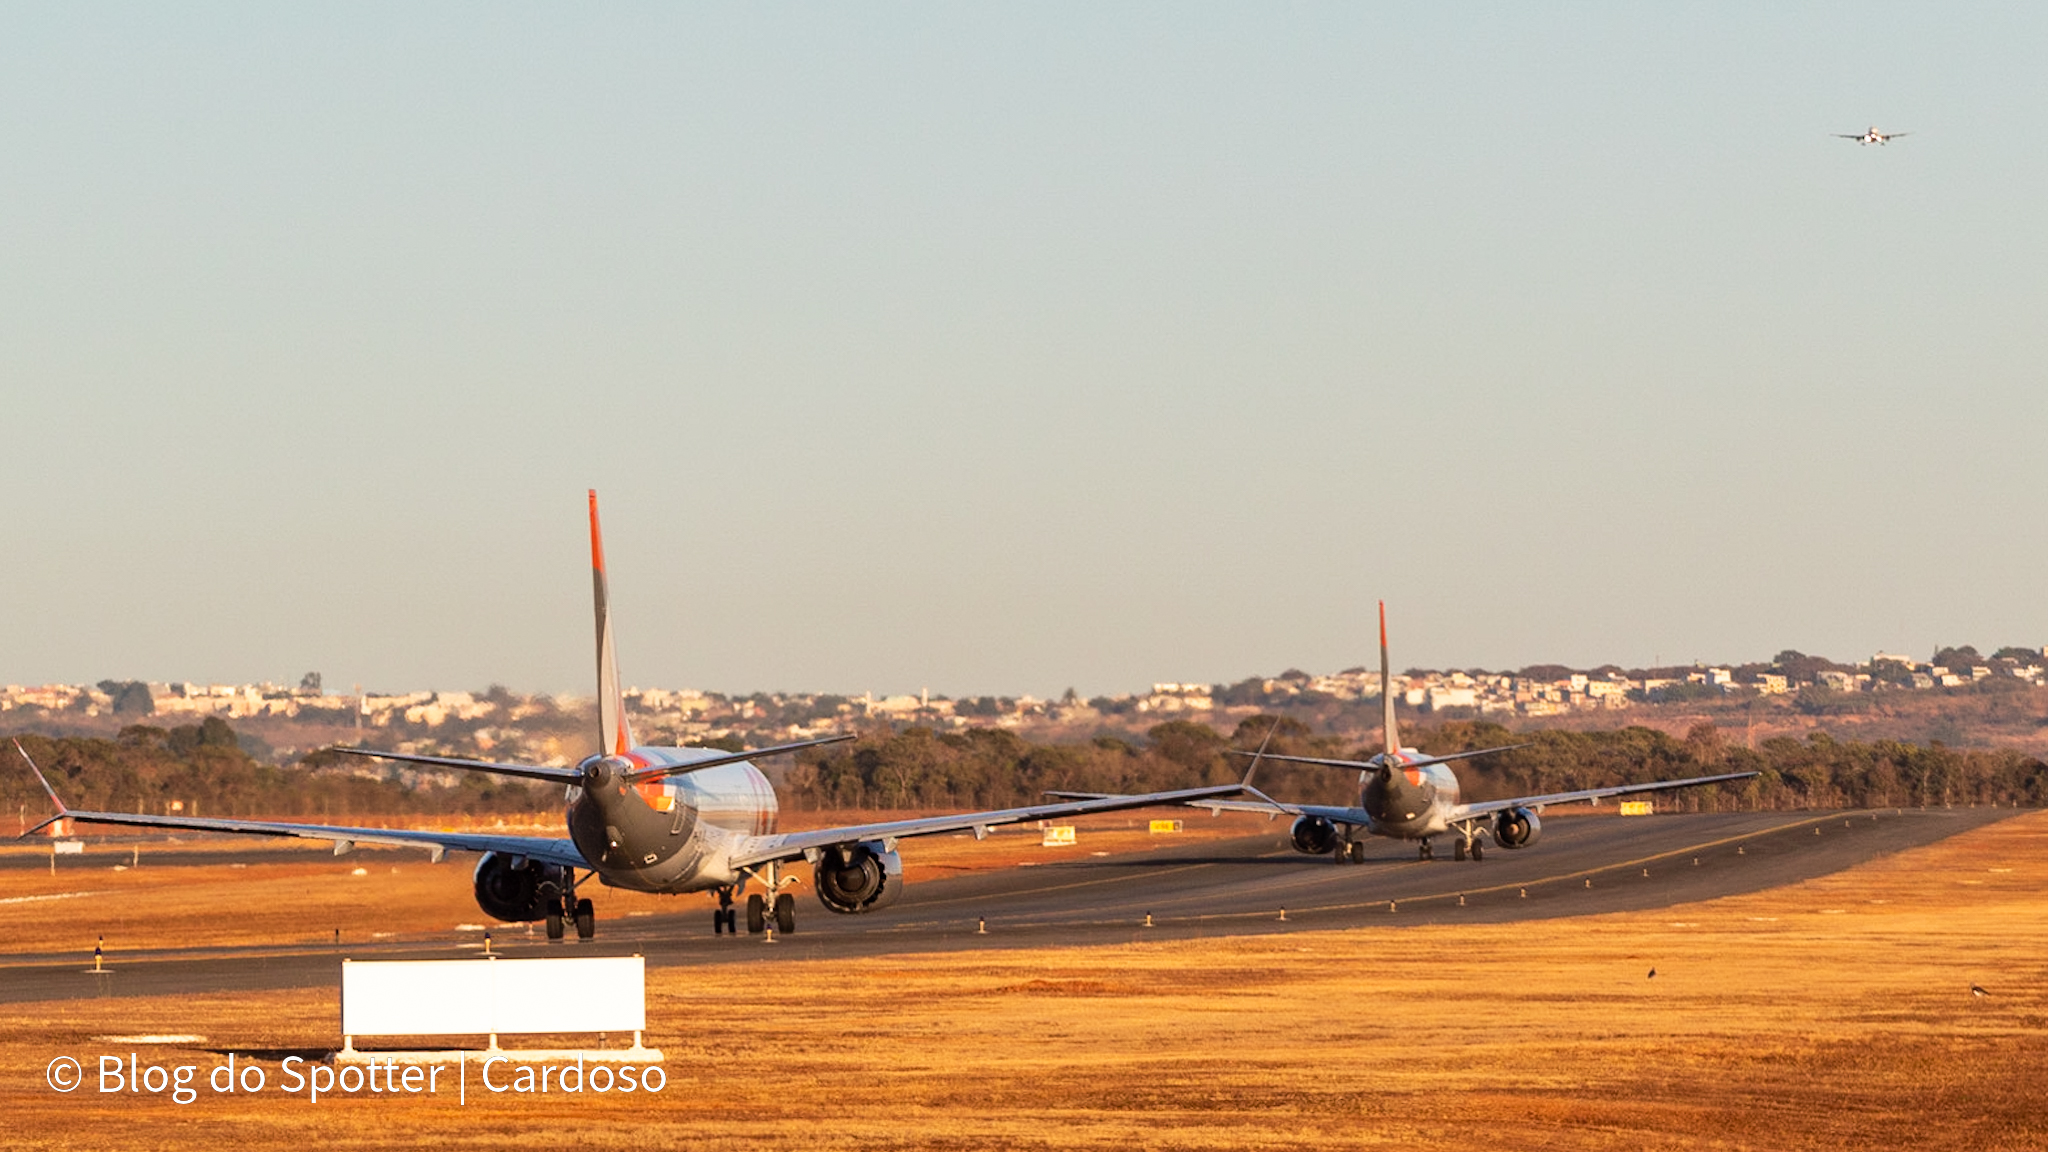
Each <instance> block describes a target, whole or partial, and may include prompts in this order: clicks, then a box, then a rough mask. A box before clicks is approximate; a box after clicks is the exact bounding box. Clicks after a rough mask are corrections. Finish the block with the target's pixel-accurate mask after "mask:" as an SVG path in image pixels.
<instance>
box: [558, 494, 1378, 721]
mask: <svg viewBox="0 0 2048 1152" xmlns="http://www.w3.org/2000/svg"><path fill="white" fill-rule="evenodd" d="M591 499H592V500H596V499H597V497H596V496H595V495H592V496H591ZM595 508H596V505H594V504H593V505H592V509H593V511H592V512H591V516H593V517H595V516H596V515H597V513H596V511H595ZM596 523H597V521H596V520H595V519H593V520H592V521H591V525H592V528H591V530H592V531H596ZM599 579H602V576H600V577H599ZM1380 728H1381V731H1382V736H1383V738H1384V740H1385V741H1386V746H1385V747H1384V748H1382V749H1381V751H1382V752H1384V753H1385V754H1386V755H1388V756H1393V755H1396V754H1397V753H1399V752H1400V751H1401V733H1400V732H1399V731H1397V730H1396V729H1395V727H1394V676H1393V669H1392V668H1391V667H1390V666H1389V661H1388V660H1387V602H1386V601H1385V600H1382V601H1380Z"/></svg>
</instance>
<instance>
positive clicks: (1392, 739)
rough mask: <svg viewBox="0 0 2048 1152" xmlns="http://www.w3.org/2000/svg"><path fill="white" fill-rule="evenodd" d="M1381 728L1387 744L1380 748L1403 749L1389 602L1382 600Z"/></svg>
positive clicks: (1392, 751) (1392, 752) (1387, 750)
mask: <svg viewBox="0 0 2048 1152" xmlns="http://www.w3.org/2000/svg"><path fill="white" fill-rule="evenodd" d="M1380 730H1381V735H1382V739H1383V741H1384V743H1385V746H1384V747H1383V748H1381V749H1380V750H1381V751H1382V752H1385V753H1386V754H1387V755H1389V756H1392V755H1394V754H1395V753H1398V752H1399V751H1401V733H1400V732H1399V731H1398V730H1397V729H1396V728H1395V727H1394V675H1393V667H1392V662H1391V661H1390V660H1388V659H1387V602H1386V601H1385V600H1382V601H1380Z"/></svg>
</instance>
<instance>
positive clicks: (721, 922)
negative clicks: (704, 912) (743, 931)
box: [711, 888, 740, 936]
mask: <svg viewBox="0 0 2048 1152" xmlns="http://www.w3.org/2000/svg"><path fill="white" fill-rule="evenodd" d="M723 932H730V933H732V934H733V935H735V936H737V935H739V934H740V926H739V910H738V909H736V908H734V907H733V906H732V889H730V888H720V889H719V890H718V907H716V908H713V909H712V910H711V934H712V935H713V936H717V935H719V934H720V933H723Z"/></svg>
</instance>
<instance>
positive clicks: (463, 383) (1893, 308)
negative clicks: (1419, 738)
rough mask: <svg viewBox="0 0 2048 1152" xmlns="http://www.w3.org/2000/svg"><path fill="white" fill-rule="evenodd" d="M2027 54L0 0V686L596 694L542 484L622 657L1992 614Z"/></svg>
mask: <svg viewBox="0 0 2048 1152" xmlns="http://www.w3.org/2000/svg"><path fill="white" fill-rule="evenodd" d="M2044 49H2048V10H2037V9H2033V8H2031V7H2029V6H2026V5H1958V4H1942V5H1932V4H1925V5H1872V4H1856V5H1848V4H1839V5H1796V4H1735V5H1705V4H1699V5H1677V4H1671V5H1645V4H1637V3H1584V4H1574V5H1569V6H1556V5H1543V6H1529V5H1512V4H1501V5H1487V4H1475V5H1454V6H1453V5H1435V4H1420V3H1418V4H1405V5H1404V4H1386V5H1350V4H1329V5H1319V4H1289V5H1278V6H1275V5H1214V4H1192V3H1190V4H1148V5H1100V4H1081V3H1076V4H1058V3H1031V4H1021V5H1009V6H1003V5H916V4H898V5H886V6H877V5H863V6H844V5H830V6H827V5H818V6H790V5H780V6H776V5H764V6H733V5H675V4H613V5H607V6H600V7H578V8H574V9H573V10H569V9H563V8H562V7H561V6H557V5H517V4H502V3H493V4H467V5H465V4H444V5H414V4H396V3H393V4H347V5H326V6H316V5H284V6H279V5H259V4H247V5H223V4H205V3H194V4H186V5H178V6H175V7H172V8H166V7H163V6H151V5H139V4H137V5H122V4H104V5H92V6H67V5H60V6H49V5H30V4H6V5H4V6H0V156H4V157H5V159H4V160H0V427H4V430H5V440H4V442H0V483H4V485H5V489H4V491H5V494H6V505H7V508H8V512H7V515H6V517H5V520H4V523H5V524H6V526H7V529H8V531H7V534H6V545H7V546H6V562H5V564H4V565H0V682H8V683H21V684H29V683H45V682H74V683H75V682H80V681H95V680H99V679H103V678H114V679H148V680H198V681H216V682H247V681H257V680H272V681H278V682H287V683H295V682H296V681H297V679H298V677H299V676H300V675H301V674H302V673H304V672H306V671H308V670H318V671H320V672H321V673H322V674H323V676H324V677H325V679H326V682H327V683H328V685H330V686H346V685H349V684H354V683H360V684H362V685H363V686H364V687H366V688H368V689H370V690H372V691H408V690H413V689H420V688H439V689H444V690H457V689H478V688H482V687H484V686H485V685H487V684H491V683H502V684H505V685H508V686H510V687H513V688H515V689H519V690H525V691H551V692H582V693H587V692H588V691H590V685H591V679H592V671H591V670H592V666H593V665H592V655H591V653H592V649H591V643H592V629H591V617H590V608H589V604H590V584H589V576H588V567H587V564H588V561H587V555H588V554H587V551H586V548H587V544H586V532H587V523H586V517H585V512H584V508H585V497H584V493H585V490H586V489H590V488H595V489H597V490H598V491H599V494H600V499H601V501H602V506H603V513H604V524H605V540H606V546H607V550H608V553H609V560H610V571H611V593H612V604H613V608H614V613H615V626H616V628H617V633H618V646H619V653H620V659H621V663H622V670H623V673H624V678H625V679H626V680H627V681H628V682H629V683H632V684H639V685H662V686H669V687H683V686H688V687H698V688H704V689H708V690H716V691H726V692H746V691H755V690H802V691H826V692H852V693H858V692H862V691H873V692H877V693H898V692H915V691H917V690H919V689H920V688H929V689H930V690H931V691H932V692H934V693H938V694H946V695H970V694H985V693H1001V694H1012V695H1014V694H1019V693H1033V694H1038V695H1051V694H1056V693H1058V692H1061V691H1063V690H1064V689H1066V688H1068V687H1074V688H1077V689H1078V690H1080V691H1081V692H1082V693H1083V694H1087V695H1092V694H1096V693H1115V692H1127V691H1133V690H1142V689H1144V688H1145V687H1146V686H1148V685H1150V684H1151V683H1153V682H1154V681H1162V680H1165V681H1201V682H1219V681H1234V680H1238V679H1241V678H1243V677H1246V676H1250V675H1255V674H1267V675H1271V674H1274V673H1277V672H1279V671H1281V670H1282V669H1285V668H1289V667H1297V668H1302V669H1306V670H1309V671H1334V670H1337V669H1340V668H1344V667H1350V666H1355V665H1359V664H1367V663H1370V662H1372V661H1373V660H1374V659H1375V658H1376V653H1375V652H1374V651H1373V645H1374V640H1375V636H1374V630H1375V625H1374V602H1375V601H1377V600H1382V599H1384V600H1385V601H1386V602H1387V605H1388V613H1389V617H1390V624H1391V628H1392V633H1393V641H1394V661H1395V664H1396V666H1397V667H1409V666H1423V667H1464V668H1470V667H1484V668H1493V669H1512V668H1519V667H1522V666H1525V665H1528V664H1535V663H1552V662H1555V663H1565V664H1571V665H1575V666H1581V667H1585V666H1592V665H1598V664H1603V663H1609V662H1612V663H1618V664H1621V665H1624V666H1648V665H1652V664H1673V663H1681V662H1690V661H1694V660H1703V661H1708V662H1738V661H1748V660H1763V659H1769V658H1770V657H1771V656H1772V655H1773V654H1775V653H1777V652H1778V651H1780V650H1782V649H1786V648H1795V649H1798V650H1801V651H1804V652H1808V653H1818V654H1822V655H1828V656H1832V657H1834V658H1837V659H1862V658H1866V657H1867V656H1868V655H1869V654H1870V653H1871V652H1873V651H1877V650H1886V651H1899V652H1907V653H1914V654H1920V655H1922V656H1923V657H1924V656H1926V655H1931V653H1932V652H1933V650H1934V649H1935V648H1936V647H1937V646H1938V645H1948V644H1963V643H1970V644H1975V645H1977V646H1978V647H1980V648H1982V649H1984V650H1985V651H1986V652H1989V651H1990V650H1991V649H1993V648H1995V647H1999V646H2003V645H2007V644H2026V645H2039V644H2042V643H2044V642H2048V601H2044V598H2043V596H2042V595H2041V592H2040V588H2041V586H2042V577H2041V573H2042V572H2043V570H2044V569H2048V538H2044V535H2043V533H2042V530H2041V526H2042V524H2043V523H2044V516H2043V513H2044V492H2048V488H2044V485H2043V474H2042V463H2041V445H2042V436H2043V431H2044V429H2048V379H2044V375H2048V369H2044V365H2048V323H2044V322H2043V319H2042V318H2043V317H2044V316H2048V226H2044V224H2043V217H2042V207H2041V206H2042V205H2043V204H2048V149H2044V148H2042V147H2041V146H2040V145H2041V139H2040V135H2041V132H2042V130H2043V123H2044V121H2043V113H2044V110H2048V71H2044V70H2043V69H2042V68H2041V67H2040V66H2039V61H2040V59H2041V58H2042V56H2043V54H2044ZM1871 125H1876V126H1878V127H1880V128H1883V129H1887V130H1904V131H1907V132H1909V133H1911V134H1910V135H1909V136H1908V137H1906V138H1905V139H1902V140H1898V141H1895V142H1894V143H1892V144H1890V145H1887V146H1884V147H1864V146H1859V145H1858V144H1856V143H1854V142H1852V141H1849V140H1842V139H1835V138H1833V137H1832V136H1831V135H1830V134H1831V133H1853V132H1860V131H1862V130H1863V129H1864V128H1865V127H1868V126H1871Z"/></svg>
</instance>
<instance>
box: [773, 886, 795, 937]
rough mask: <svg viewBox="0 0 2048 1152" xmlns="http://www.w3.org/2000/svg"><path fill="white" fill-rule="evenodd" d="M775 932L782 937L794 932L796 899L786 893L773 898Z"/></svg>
mask: <svg viewBox="0 0 2048 1152" xmlns="http://www.w3.org/2000/svg"><path fill="white" fill-rule="evenodd" d="M775 930H776V931H777V932H780V933H782V934H783V935H784V936H787V935H789V934H790V933H792V932H794V931H796V897H794V896H791V895H790V894H789V893H787V892H784V893H783V894H782V895H780V896H777V897H776V898H775Z"/></svg>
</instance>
